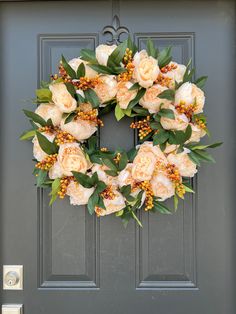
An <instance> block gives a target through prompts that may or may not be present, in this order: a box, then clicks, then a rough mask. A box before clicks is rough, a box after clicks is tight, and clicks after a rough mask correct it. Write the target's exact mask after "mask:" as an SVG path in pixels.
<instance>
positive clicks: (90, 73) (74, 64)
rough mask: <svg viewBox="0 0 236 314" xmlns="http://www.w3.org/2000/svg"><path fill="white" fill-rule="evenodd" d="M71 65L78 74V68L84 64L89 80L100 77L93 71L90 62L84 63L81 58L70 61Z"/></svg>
mask: <svg viewBox="0 0 236 314" xmlns="http://www.w3.org/2000/svg"><path fill="white" fill-rule="evenodd" d="M68 63H69V65H70V66H71V67H72V69H73V70H74V71H75V72H76V71H77V69H78V67H79V66H80V64H81V63H83V64H84V67H85V76H86V77H87V78H90V79H91V78H94V77H96V76H97V75H98V73H97V72H96V71H94V70H93V69H91V68H90V67H89V66H88V65H87V64H88V62H87V61H84V60H82V59H80V58H74V59H72V60H70V61H69V62H68Z"/></svg>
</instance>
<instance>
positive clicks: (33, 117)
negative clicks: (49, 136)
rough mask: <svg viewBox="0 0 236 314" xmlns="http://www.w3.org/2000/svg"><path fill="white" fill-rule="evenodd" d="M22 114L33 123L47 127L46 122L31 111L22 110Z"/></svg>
mask: <svg viewBox="0 0 236 314" xmlns="http://www.w3.org/2000/svg"><path fill="white" fill-rule="evenodd" d="M23 112H24V114H25V115H26V117H28V118H30V119H31V120H33V121H34V122H35V123H38V124H40V125H41V126H46V125H47V122H46V121H45V120H44V119H43V118H42V117H40V116H39V115H38V114H37V113H35V112H33V111H29V110H25V109H23Z"/></svg>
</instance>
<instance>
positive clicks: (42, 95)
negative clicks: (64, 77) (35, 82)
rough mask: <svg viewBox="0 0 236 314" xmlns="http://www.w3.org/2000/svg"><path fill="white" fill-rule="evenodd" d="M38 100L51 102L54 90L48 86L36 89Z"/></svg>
mask: <svg viewBox="0 0 236 314" xmlns="http://www.w3.org/2000/svg"><path fill="white" fill-rule="evenodd" d="M35 93H36V97H37V101H38V102H42V103H43V102H49V101H51V100H52V92H51V91H50V90H49V89H48V88H41V89H36V91H35Z"/></svg>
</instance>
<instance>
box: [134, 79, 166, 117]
mask: <svg viewBox="0 0 236 314" xmlns="http://www.w3.org/2000/svg"><path fill="white" fill-rule="evenodd" d="M166 89H167V88H166V87H164V86H161V85H158V84H155V85H153V86H152V87H150V88H148V89H147V90H146V93H145V94H144V96H143V97H142V98H141V99H140V101H139V104H140V105H141V106H142V107H143V108H146V109H148V111H149V112H150V113H157V112H158V111H159V110H160V105H161V104H165V105H170V104H171V101H170V100H168V99H161V98H158V97H157V96H158V95H159V94H160V93H162V92H163V91H164V90H166Z"/></svg>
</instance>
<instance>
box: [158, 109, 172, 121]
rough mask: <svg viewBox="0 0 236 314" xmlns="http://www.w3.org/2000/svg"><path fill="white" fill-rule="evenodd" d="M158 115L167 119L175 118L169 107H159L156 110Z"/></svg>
mask: <svg viewBox="0 0 236 314" xmlns="http://www.w3.org/2000/svg"><path fill="white" fill-rule="evenodd" d="M158 115H159V116H161V117H165V118H169V119H173V120H174V119H175V114H174V111H173V110H171V109H164V108H163V109H161V110H159V112H158Z"/></svg>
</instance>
